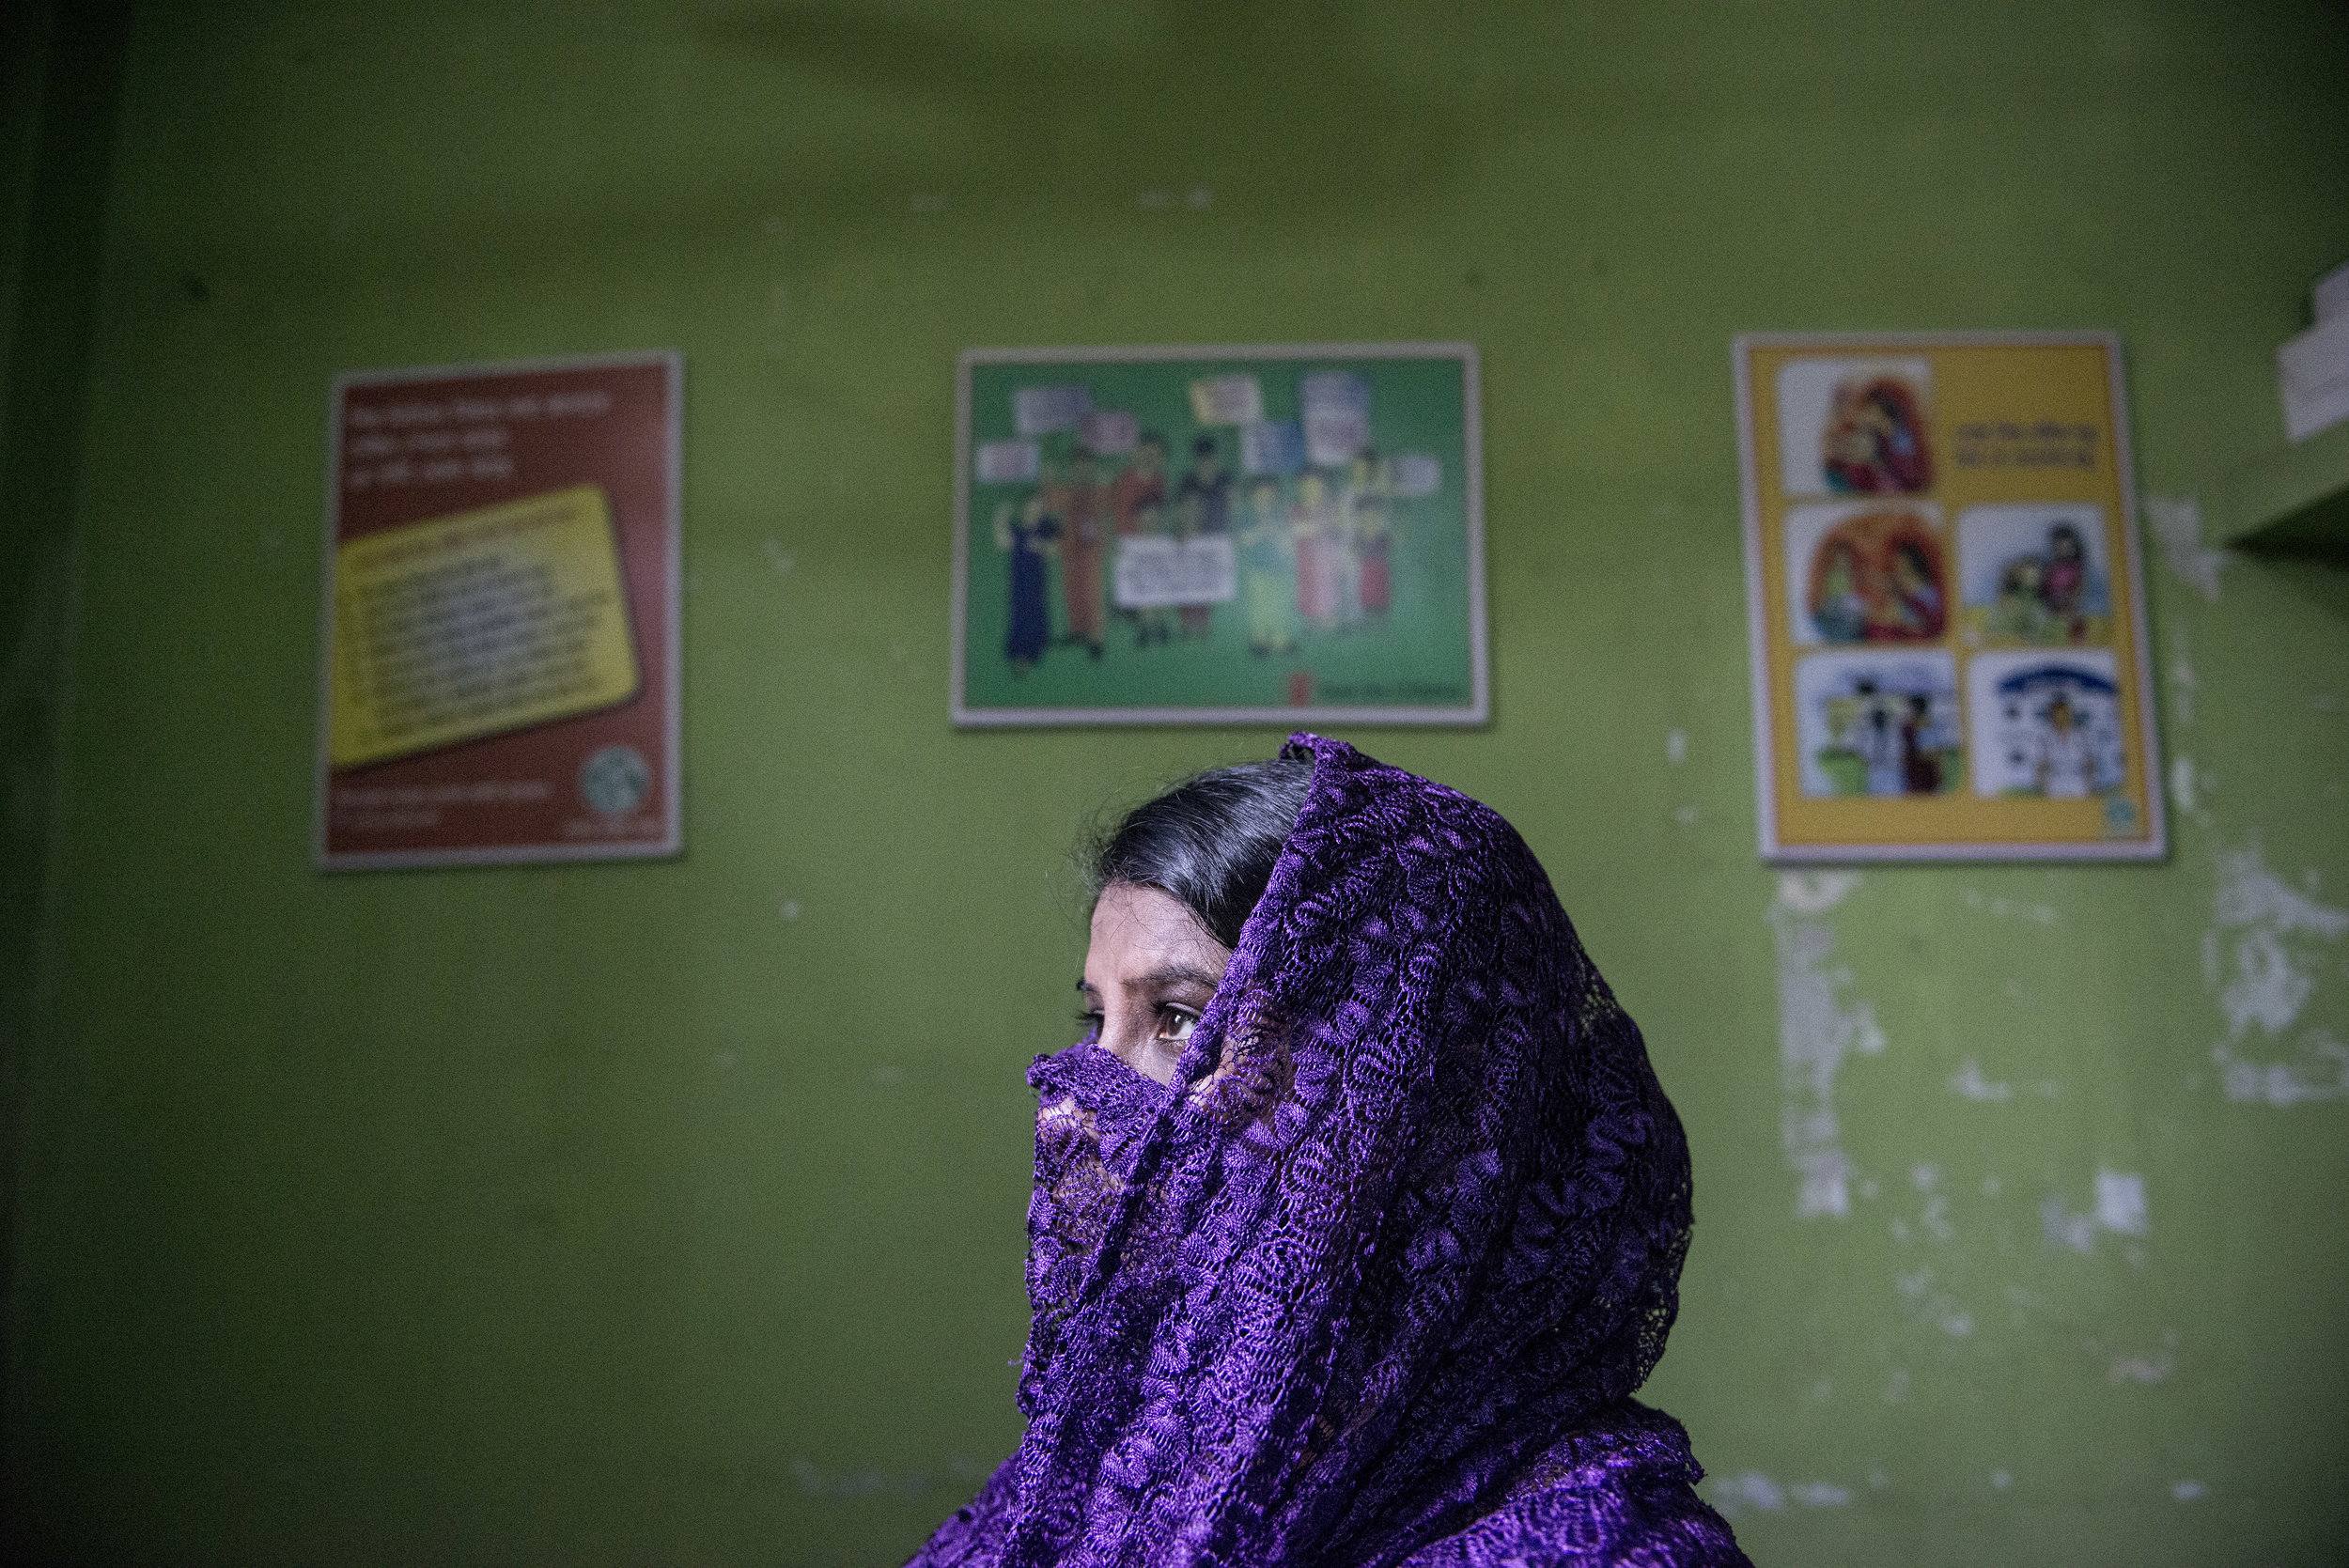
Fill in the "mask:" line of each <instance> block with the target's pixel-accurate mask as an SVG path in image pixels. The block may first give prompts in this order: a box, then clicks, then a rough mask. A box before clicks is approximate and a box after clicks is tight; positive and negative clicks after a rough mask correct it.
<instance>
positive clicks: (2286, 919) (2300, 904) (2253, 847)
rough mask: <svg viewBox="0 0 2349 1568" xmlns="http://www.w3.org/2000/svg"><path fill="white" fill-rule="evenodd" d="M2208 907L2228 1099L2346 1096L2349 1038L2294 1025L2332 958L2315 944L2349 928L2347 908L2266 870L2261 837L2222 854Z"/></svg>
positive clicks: (2281, 1103) (2207, 952)
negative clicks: (2253, 1052)
mask: <svg viewBox="0 0 2349 1568" xmlns="http://www.w3.org/2000/svg"><path fill="white" fill-rule="evenodd" d="M2211 913H2212V924H2211V925H2210V927H2209V928H2208V929H2207V930H2206V931H2204V933H2203V934H2202V977H2203V981H2204V983H2205V984H2206V985H2208V986H2210V987H2211V988H2213V989H2214V990H2217V993H2218V1010H2219V1012H2220V1013H2221V1014H2222V1015H2223V1016H2224V1017H2225V1018H2226V1020H2227V1037H2226V1038H2225V1039H2224V1040H2222V1041H2220V1042H2219V1043H2218V1044H2217V1045H2216V1046H2214V1047H2212V1048H2211V1057H2212V1060H2213V1061H2215V1062H2216V1063H2217V1064H2218V1072H2219V1082H2220V1086H2221V1087H2222V1088H2223V1089H2224V1091H2225V1093H2226V1095H2227V1098H2229V1099H2231V1100H2238V1101H2244V1102H2247V1103H2253V1104H2264V1105H2271V1106H2277V1107H2285V1106H2294V1105H2300V1104H2304V1103H2306V1102H2309V1101H2312V1100H2339V1099H2344V1098H2349V1046H2344V1045H2342V1044H2341V1041H2340V1040H2338V1039H2336V1038H2334V1037H2333V1034H2332V1033H2331V1032H2330V1031H2329V1030H2326V1029H2325V1028H2322V1027H2310V1028H2309V1029H2306V1030H2303V1031H2301V1032H2299V1033H2297V1034H2296V1035H2295V1034H2293V1033H2292V1032H2291V1031H2292V1030H2293V1029H2294V1026H2295V1025H2296V1024H2297V1023H2298V1022H2299V1019H2300V1016H2301V1014H2302V1013H2303V1012H2304V1011H2305V1010H2306V1009H2307V1007H2308V1004H2309V1001H2310V998H2311V997H2313V996H2314V995H2315V993H2316V976H2315V971H2316V970H2317V969H2318V968H2319V967H2320V966H2321V965H2322V964H2323V962H2324V961H2325V956H2326V955H2324V953H2323V952H2322V950H2321V948H2320V947H2319V944H2321V943H2330V942H2338V941H2340V940H2341V938H2342V936H2343V935H2344V934H2349V910H2342V909H2338V908H2333V907H2332V906H2330V905H2327V904H2321V903H2319V902H2317V900H2316V899H2315V898H2314V897H2313V896H2311V895H2310V893H2303V892H2301V891H2300V890H2299V889H2297V888H2295V887H2294V886H2293V885H2292V884H2291V883H2289V882H2287V881H2285V880H2284V879H2283V878H2282V877H2279V876H2277V875H2276V874H2275V872H2273V871H2271V870H2269V869H2268V866H2267V862H2266V857H2265V855H2264V853H2263V851H2262V848H2261V846H2260V841H2259V839H2258V838H2257V837H2256V836H2255V837H2253V838H2252V839H2251V840H2250V842H2249V843H2248V845H2246V846H2244V847H2243V848H2241V849H2232V850H2223V851H2221V852H2220V854H2219V856H2218V880H2217V891H2216V893H2214V895H2213V899H2212V907H2211ZM2222 950H2223V951H2222ZM2228 958H2232V965H2230V964H2228V963H2227V962H2226V960H2227V959H2228ZM2279 1037H2280V1039H2281V1044H2280V1045H2279V1044H2278V1042H2279ZM2249 1049H2260V1050H2261V1053H2262V1055H2263V1058H2264V1059H2263V1060H2254V1059H2253V1058H2252V1057H2251V1056H2250V1055H2248V1054H2247V1051H2248V1050H2249ZM2279 1050H2287V1051H2288V1052H2289V1054H2286V1055H2279V1054H2276V1053H2277V1052H2278V1051H2279Z"/></svg>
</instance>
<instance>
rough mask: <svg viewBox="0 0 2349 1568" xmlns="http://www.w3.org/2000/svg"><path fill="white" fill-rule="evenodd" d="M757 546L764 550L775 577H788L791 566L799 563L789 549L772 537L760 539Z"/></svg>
mask: <svg viewBox="0 0 2349 1568" xmlns="http://www.w3.org/2000/svg"><path fill="white" fill-rule="evenodd" d="M759 548H760V549H761V550H763V551H765V552H766V555H767V565H768V567H770V569H771V570H772V571H773V572H774V574H775V575H776V576H777V577H789V576H790V575H791V568H792V567H796V566H798V565H799V564H800V563H799V561H798V559H797V558H796V557H794V556H793V555H792V553H791V552H790V551H787V550H786V549H784V548H783V546H782V544H781V543H780V542H778V541H776V540H774V539H761V540H760V541H759Z"/></svg>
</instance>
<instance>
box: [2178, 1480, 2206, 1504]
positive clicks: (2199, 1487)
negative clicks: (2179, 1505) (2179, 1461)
mask: <svg viewBox="0 0 2349 1568" xmlns="http://www.w3.org/2000/svg"><path fill="white" fill-rule="evenodd" d="M2170 1496H2171V1497H2172V1498H2176V1499H2177V1500H2178V1501H2180V1502H2200V1501H2201V1500H2202V1499H2203V1498H2206V1497H2208V1496H2210V1488H2209V1487H2207V1486H2205V1485H2203V1484H2202V1483H2201V1482H2199V1481H2180V1482H2174V1483H2171V1484H2170Z"/></svg>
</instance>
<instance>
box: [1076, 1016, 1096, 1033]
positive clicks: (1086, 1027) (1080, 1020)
mask: <svg viewBox="0 0 2349 1568" xmlns="http://www.w3.org/2000/svg"><path fill="white" fill-rule="evenodd" d="M1077 1027H1078V1028H1079V1029H1081V1030H1083V1031H1084V1032H1086V1033H1088V1034H1098V1033H1100V1032H1101V1015H1100V1014H1098V1013H1080V1014H1078V1015H1077Z"/></svg>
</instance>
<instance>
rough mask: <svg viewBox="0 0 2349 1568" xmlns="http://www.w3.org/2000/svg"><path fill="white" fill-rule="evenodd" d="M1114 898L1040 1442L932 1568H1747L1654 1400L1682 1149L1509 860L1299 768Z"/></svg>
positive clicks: (1144, 816)
mask: <svg viewBox="0 0 2349 1568" xmlns="http://www.w3.org/2000/svg"><path fill="white" fill-rule="evenodd" d="M1096 874H1097V877H1098V881H1099V888H1100V892H1099V896H1098V900H1097V904H1096V907H1095V909H1094V914H1093V927H1092V943H1091V947H1090V949H1089V951H1088V952H1087V954H1086V957H1085V972H1084V979H1083V982H1082V984H1081V993H1082V995H1083V996H1084V998H1085V1002H1086V1017H1087V1019H1088V1021H1089V1022H1090V1024H1091V1026H1092V1027H1091V1029H1090V1031H1089V1032H1088V1033H1087V1034H1086V1036H1085V1037H1084V1039H1083V1040H1081V1041H1080V1042H1079V1043H1078V1044H1077V1045H1075V1046H1072V1047H1070V1048H1067V1049H1066V1050H1063V1051H1061V1052H1060V1053H1058V1054H1057V1055H1053V1056H1048V1057H1040V1058H1038V1059H1037V1061H1036V1063H1035V1064H1034V1067H1033V1068H1032V1069H1031V1070H1030V1072H1029V1081H1030V1082H1031V1083H1032V1084H1034V1086H1035V1088H1036V1090H1037V1092H1038V1094H1039V1097H1040V1106H1041V1108H1040V1110H1039V1112H1038V1116H1037V1125H1036V1182H1035V1193H1034V1200H1033V1202H1032V1203H1031V1205H1030V1208H1029V1219H1028V1225H1029V1235H1030V1240H1031V1250H1030V1254H1029V1263H1028V1288H1029V1296H1030V1299H1031V1302H1032V1304H1033V1307H1034V1316H1033V1319H1032V1323H1031V1327H1030V1331H1029V1340H1028V1348H1027V1356H1026V1359H1025V1362H1024V1365H1023V1371H1022V1375H1021V1378H1020V1389H1019V1400H1020V1406H1021V1409H1022V1410H1023V1411H1024V1413H1025V1414H1026V1416H1027V1418H1028V1429H1027V1434H1026V1436H1025V1437H1024V1438H1023V1439H1022V1441H1021V1443H1020V1446H1019V1452H1016V1453H1014V1454H1013V1455H1012V1457H1011V1458H1010V1459H1009V1460H1007V1461H1005V1463H1004V1464H1003V1467H1002V1468H1001V1469H999V1470H998V1471H997V1472H996V1473H995V1475H994V1477H993V1478H992V1479H991V1480H990V1481H988V1483H987V1485H986V1486H985V1487H984V1488H983V1489H982V1490H981V1491H980V1493H979V1496H978V1497H977V1498H975V1499H974V1500H973V1501H972V1503H971V1505H970V1506H969V1507H967V1508H965V1509H963V1510H961V1511H960V1512H959V1513H957V1514H956V1515H955V1516H954V1517H953V1518H952V1519H949V1520H948V1521H947V1522H946V1523H945V1525H944V1526H942V1527H941V1529H940V1530H939V1531H938V1533H937V1534H936V1535H935V1536H934V1537H932V1538H931V1540H930V1542H929V1544H928V1545H926V1546H925V1547H924V1548H923V1549H922V1551H921V1552H920V1553H919V1554H918V1555H917V1556H916V1557H915V1559H914V1562H915V1564H916V1565H918V1568H949V1565H956V1568H960V1565H966V1564H967V1565H971V1568H980V1565H986V1568H1010V1565H1014V1564H1022V1565H1036V1568H1044V1565H1067V1568H1074V1565H1078V1564H1085V1565H1094V1564H1110V1563H1120V1564H1125V1563H1132V1564H1153V1565H1155V1564H1172V1563H1187V1564H1188V1563H1203V1564H1204V1563H1213V1564H1228V1565H1232V1568H1271V1565H1274V1564H1287V1563H1299V1564H1305V1563H1311V1564H1316V1565H1327V1568H1370V1565H1379V1568H1386V1565H1406V1568H1438V1565H1442V1568H1455V1565H1457V1568H1469V1565H1471V1564H1495V1565H1498V1564H1501V1563H1506V1562H1516V1563H1520V1564H1522V1565H1523V1568H1545V1565H1550V1564H1560V1565H1563V1564H1570V1563H1571V1564H1595V1563H1601V1562H1607V1563H1613V1562H1620V1561H1626V1560H1638V1561H1640V1562H1643V1563H1651V1564H1670V1565H1672V1568H1691V1565H1700V1564H1702V1565H1713V1564H1741V1563H1744V1562H1745V1561H1746V1559H1745V1558H1744V1556H1743V1555H1742V1554H1741V1553H1740V1552H1739V1551H1738V1550H1737V1547H1736V1545H1735V1541H1734V1540H1733V1539H1732V1538H1731V1535H1730V1532H1729V1529H1728V1527H1727V1526H1726V1525H1724V1524H1723V1523H1722V1522H1721V1520H1720V1518H1719V1515H1718V1514H1714V1513H1713V1512H1712V1511H1711V1510H1710V1509H1708V1508H1706V1507H1705V1506H1704V1504H1703V1503H1702V1502H1700V1501H1699V1500H1698V1499H1697V1497H1696V1495H1695V1493H1694V1492H1693V1491H1692V1490H1691V1489H1690V1483H1692V1482H1694V1481H1695V1480H1696V1479H1697V1478H1698V1476H1699V1475H1700V1474H1701V1472H1700V1471H1699V1469H1698V1468H1697V1466H1696V1463H1695V1461H1694V1459H1693V1458H1691V1457H1690V1455H1689V1452H1688V1438H1687V1436H1686V1435H1685V1434H1684V1433H1683V1432H1682V1431H1681V1429H1680V1427H1679V1426H1678V1424H1677V1423H1675V1422H1674V1421H1672V1420H1671V1418H1669V1417H1667V1416H1664V1415H1661V1414H1659V1413H1657V1412H1656V1411H1653V1410H1649V1409H1647V1408H1645V1407H1644V1406H1642V1405H1638V1404H1636V1403H1634V1402H1633V1401H1632V1400H1631V1399H1630V1397H1629V1396H1630V1394H1631V1392H1632V1390H1633V1389H1636V1388H1637V1387H1638V1386H1639V1385H1640V1383H1641V1379H1643V1378H1644V1377H1645V1376H1646V1375H1647V1373H1648V1370H1649V1369H1650V1368H1651V1367H1652V1366H1653V1365H1654V1364H1655V1362H1656V1358H1657V1356H1658V1355H1660V1354H1661V1353H1662V1351H1663V1347H1664V1336H1665V1333H1666V1331H1667V1330H1668V1329H1669V1328H1670V1327H1671V1326H1672V1315H1673V1312H1674V1311H1675V1308H1676V1305H1677V1297H1676V1294H1675V1293H1676V1285H1677V1281H1678V1278H1679V1273H1680V1263H1681V1259H1682V1256H1683V1255H1684V1253H1685V1252H1686V1250H1687V1247H1688V1223H1689V1220H1688V1146H1687V1144H1686V1142H1685V1141H1683V1140H1682V1137H1681V1132H1680V1126H1679V1123H1678V1121H1677V1119H1676V1118H1675V1117H1674V1116H1673V1114H1672V1107H1671V1105H1670V1104H1669V1103H1668V1102H1667V1101H1666V1100H1665V1098H1664V1095H1663V1092H1662V1090H1661V1089H1660V1088H1658V1087H1657V1082H1656V1078H1655V1075H1654V1073H1653V1072H1651V1071H1650V1070H1649V1067H1648V1063H1647V1056H1646V1053H1645V1051H1644V1049H1643V1048H1642V1047H1641V1043H1640V1035H1639V1032H1638V1031H1637V1030H1636V1029H1635V1028H1633V1026H1632V1024H1631V1021H1630V1019H1628V1018H1627V1017H1625V1016H1624V1014H1623V1012H1622V1010H1621V1009H1620V1008H1619V1007H1617V1006H1616V1005H1615V1001H1614V999H1613V997H1612V996H1610V994H1609V992H1608V990H1607V987H1606V985H1605V984H1604V983H1603V982H1602V981H1601V980H1600V979H1599V977H1598V974H1597V971H1596V970H1594V969H1593V968H1592V967H1591V964H1590V960H1589V959H1588V958H1587V957H1586V956H1585V955H1583V952H1582V949H1581V946H1580V944H1579V942H1578V941H1577V940H1576V939H1575V935H1574V930H1573V927H1572V926H1571V925H1569V924H1567V921H1566V917H1565V913H1564V911H1563V910H1562V909H1561V908H1559V906H1558V900H1557V898H1556V896H1555V895H1554V894H1553V893H1551V892H1550V888H1549V883H1548V879H1547V878H1546V877H1544V876H1543V874H1542V870H1541V867H1540V866H1539V865H1538V864H1537V863H1536V862H1534V859H1533V857H1532V853H1531V852H1530V851H1528V850H1527V848H1526V847H1525V845H1524V844H1523V842H1522V841H1521V840H1519V839H1518V838H1517V834H1516V833H1515V832H1514V831H1511V830H1510V828H1509V826H1508V824H1507V823H1505V822H1503V821H1501V818H1500V817H1499V816H1497V815H1494V814H1493V813H1492V812H1491V811H1489V810H1487V809H1486V808H1485V807H1483V806H1481V805H1478V804H1477V803H1476V802H1475V801H1473V800H1469V799H1468V798H1467V797H1465V796H1463V795H1460V794H1458V793H1456V792H1455V791H1453V790H1450V789H1446V788H1444V787H1442V786H1441V785H1439V784H1430V783H1428V782H1426V781H1425V780H1423V779H1418V778H1414V777H1412V776H1411V775H1410V774H1408V773H1405V772H1402V771H1400V770H1398V769H1395V768H1387V767H1383V766H1381V765H1379V764H1377V763H1375V762H1373V761H1371V760H1370V759H1369V758H1367V757H1364V756H1362V755H1361V753H1358V752H1356V751H1354V750H1353V749H1352V748H1351V747H1348V746H1346V745H1343V744H1341V743H1339V742H1336V741H1331V740H1323V739H1320V738H1318V737H1312V736H1300V737H1297V738H1295V739H1294V740H1292V741H1291V743H1290V744H1289V746H1288V747H1287V749H1286V750H1285V751H1284V752H1283V754H1282V758H1281V760H1279V761H1275V762H1268V763H1256V764H1251V765H1248V766H1245V767H1242V768H1227V769H1224V770H1222V771H1221V772H1218V773H1209V774H1205V775H1202V776H1201V777H1200V778H1198V779H1195V780H1193V781H1191V782H1190V784H1184V785H1182V786H1179V787H1178V788H1176V789H1175V790H1174V791H1172V792H1170V793H1169V794H1167V795H1164V796H1161V797H1160V798H1159V800H1154V801H1152V802H1150V803H1149V804H1147V805H1145V806H1143V807H1142V808H1140V809H1139V810H1137V811H1136V812H1134V813H1133V814H1132V815H1129V816H1128V818H1127V819H1126V821H1125V822H1124V824H1123V825H1122V826H1121V827H1120V828H1119V829H1118V830H1117V831H1116V832H1115V833H1114V834H1113V835H1112V837H1111V838H1110V839H1109V841H1108V843H1107V844H1106V845H1105V846H1103V847H1102V849H1101V850H1100V852H1099V854H1098V855H1097V860H1096ZM1632 1554H1638V1555H1637V1556H1636V1559H1635V1558H1634V1557H1633V1555H1632Z"/></svg>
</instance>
